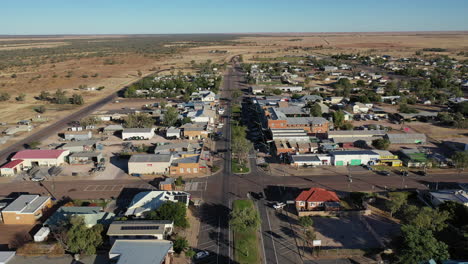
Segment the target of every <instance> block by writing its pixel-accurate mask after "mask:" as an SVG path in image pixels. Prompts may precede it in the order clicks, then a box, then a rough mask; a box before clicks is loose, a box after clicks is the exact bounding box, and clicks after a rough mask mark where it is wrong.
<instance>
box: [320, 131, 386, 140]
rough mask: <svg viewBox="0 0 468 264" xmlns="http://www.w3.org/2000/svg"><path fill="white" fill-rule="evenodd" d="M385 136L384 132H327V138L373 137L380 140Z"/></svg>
mask: <svg viewBox="0 0 468 264" xmlns="http://www.w3.org/2000/svg"><path fill="white" fill-rule="evenodd" d="M385 134H386V132H385V130H335V131H328V138H330V139H335V138H350V137H356V138H363V137H375V139H377V138H382V137H383V136H385Z"/></svg>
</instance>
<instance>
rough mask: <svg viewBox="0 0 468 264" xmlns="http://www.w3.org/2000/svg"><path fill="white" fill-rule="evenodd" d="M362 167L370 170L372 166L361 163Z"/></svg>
mask: <svg viewBox="0 0 468 264" xmlns="http://www.w3.org/2000/svg"><path fill="white" fill-rule="evenodd" d="M362 167H363V168H364V169H366V170H370V171H371V170H372V167H371V166H369V165H362Z"/></svg>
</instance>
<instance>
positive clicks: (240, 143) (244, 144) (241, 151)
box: [231, 137, 252, 164]
mask: <svg viewBox="0 0 468 264" xmlns="http://www.w3.org/2000/svg"><path fill="white" fill-rule="evenodd" d="M231 148H232V153H233V154H234V155H236V157H237V161H238V162H239V164H242V163H243V161H244V160H245V159H246V157H247V155H248V153H249V151H250V149H251V148H252V142H250V141H248V140H247V139H246V138H245V137H233V138H232V145H231Z"/></svg>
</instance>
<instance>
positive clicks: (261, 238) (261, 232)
mask: <svg viewBox="0 0 468 264" xmlns="http://www.w3.org/2000/svg"><path fill="white" fill-rule="evenodd" d="M255 205H256V206H257V211H259V212H260V208H258V203H255ZM262 234H263V231H262V225H260V241H262V247H263V262H264V263H265V264H267V263H266V253H265V243H263V235H262Z"/></svg>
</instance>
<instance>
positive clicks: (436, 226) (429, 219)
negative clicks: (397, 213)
mask: <svg viewBox="0 0 468 264" xmlns="http://www.w3.org/2000/svg"><path fill="white" fill-rule="evenodd" d="M404 216H405V217H404V218H403V220H404V221H403V222H404V223H406V224H409V225H413V226H416V227H418V228H422V229H428V230H432V231H434V232H439V231H441V230H442V229H444V228H445V227H447V223H446V222H447V220H448V219H449V216H450V213H449V212H448V211H441V210H439V209H435V210H434V209H432V208H430V207H427V206H425V207H423V208H421V209H419V208H417V207H416V209H415V208H414V207H412V206H411V207H409V209H408V210H404Z"/></svg>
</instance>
